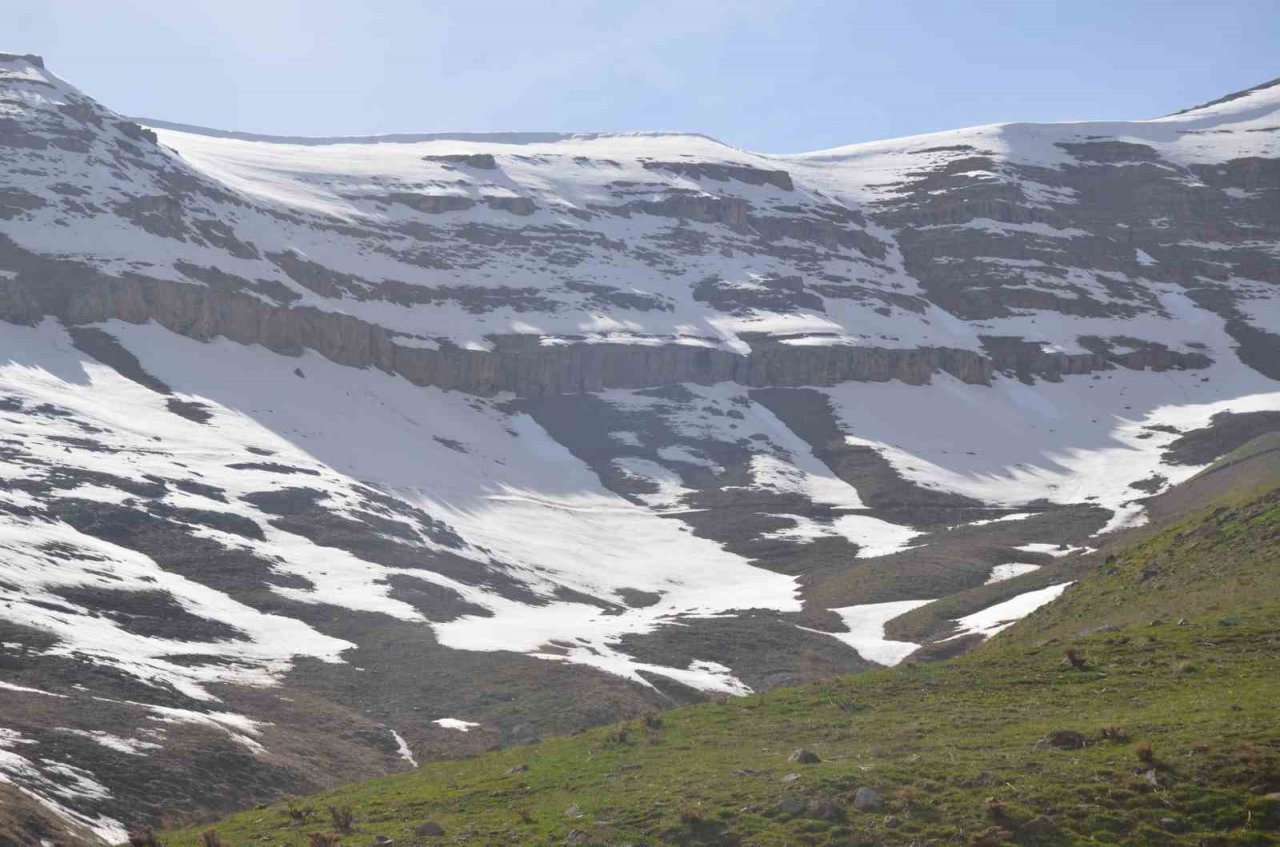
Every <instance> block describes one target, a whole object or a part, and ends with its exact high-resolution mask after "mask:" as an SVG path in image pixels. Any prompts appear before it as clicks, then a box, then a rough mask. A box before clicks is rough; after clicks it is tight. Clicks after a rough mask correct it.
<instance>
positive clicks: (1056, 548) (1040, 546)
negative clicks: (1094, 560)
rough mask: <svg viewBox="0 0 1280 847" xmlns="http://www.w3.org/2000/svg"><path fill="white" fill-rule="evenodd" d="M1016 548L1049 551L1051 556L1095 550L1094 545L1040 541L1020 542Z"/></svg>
mask: <svg viewBox="0 0 1280 847" xmlns="http://www.w3.org/2000/svg"><path fill="white" fill-rule="evenodd" d="M1014 549H1017V550H1021V551H1023V552H1024V553H1048V554H1049V555H1050V556H1055V557H1061V556H1070V555H1071V554H1072V553H1088V552H1091V551H1092V550H1093V548H1092V547H1072V546H1070V545H1067V544H1048V543H1044V542H1039V541H1033V542H1031V543H1030V544H1020V545H1018V547H1016V548H1014Z"/></svg>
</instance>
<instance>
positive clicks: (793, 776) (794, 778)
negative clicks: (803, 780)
mask: <svg viewBox="0 0 1280 847" xmlns="http://www.w3.org/2000/svg"><path fill="white" fill-rule="evenodd" d="M799 780H800V774H798V773H789V774H787V775H786V776H784V777H783V778H782V782H784V783H792V782H798V781H799Z"/></svg>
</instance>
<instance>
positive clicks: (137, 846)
mask: <svg viewBox="0 0 1280 847" xmlns="http://www.w3.org/2000/svg"><path fill="white" fill-rule="evenodd" d="M129 847H162V845H161V842H160V839H159V838H157V837H156V832H155V830H154V829H152V828H151V827H149V826H142V827H139V828H137V829H134V830H130V832H129Z"/></svg>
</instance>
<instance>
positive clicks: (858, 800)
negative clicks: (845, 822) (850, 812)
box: [853, 785, 884, 812]
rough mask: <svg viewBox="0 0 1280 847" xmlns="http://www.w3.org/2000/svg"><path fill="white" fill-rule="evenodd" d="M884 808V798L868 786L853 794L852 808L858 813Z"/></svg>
mask: <svg viewBox="0 0 1280 847" xmlns="http://www.w3.org/2000/svg"><path fill="white" fill-rule="evenodd" d="M883 807H884V797H883V796H882V795H881V794H880V792H879V791H876V790H875V789H874V788H871V787H869V786H866V785H864V786H862V787H861V788H859V789H858V790H857V791H855V792H854V793H853V808H855V809H857V810H858V811H859V812H874V811H877V810H879V809H881V808H883Z"/></svg>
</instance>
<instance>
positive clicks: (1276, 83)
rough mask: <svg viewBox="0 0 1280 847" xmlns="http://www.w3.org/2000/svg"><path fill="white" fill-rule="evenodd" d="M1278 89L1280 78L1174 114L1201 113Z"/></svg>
mask: <svg viewBox="0 0 1280 847" xmlns="http://www.w3.org/2000/svg"><path fill="white" fill-rule="evenodd" d="M1277 87H1280V77H1276V78H1275V79H1271V80H1267V81H1266V82H1261V83H1258V84H1257V85H1254V86H1251V87H1249V88H1244V89H1241V90H1240V91H1233V92H1231V93H1230V94H1224V95H1222V96H1221V97H1218V98H1217V99H1215V100H1210V101H1209V102H1207V103H1201V104H1200V105H1198V106H1189V107H1188V108H1186V109H1180V110H1179V111H1177V112H1174V113H1173V114H1174V115H1185V114H1188V113H1190V112H1198V111H1200V110H1201V109H1209V108H1212V107H1214V106H1221V105H1222V104H1224V103H1230V102H1232V101H1233V100H1240V99H1242V98H1244V97H1249V96H1250V95H1253V94H1257V93H1258V92H1260V91H1265V90H1267V89H1268V88H1277ZM1277 93H1280V92H1277ZM1171 117H1172V116H1171Z"/></svg>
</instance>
